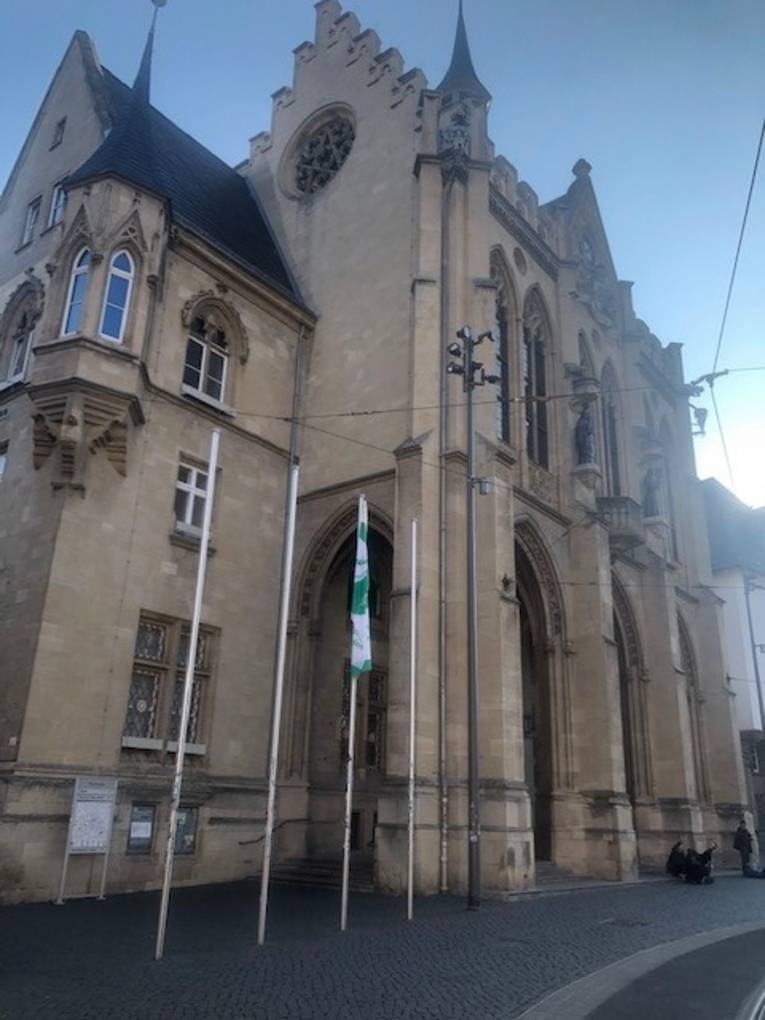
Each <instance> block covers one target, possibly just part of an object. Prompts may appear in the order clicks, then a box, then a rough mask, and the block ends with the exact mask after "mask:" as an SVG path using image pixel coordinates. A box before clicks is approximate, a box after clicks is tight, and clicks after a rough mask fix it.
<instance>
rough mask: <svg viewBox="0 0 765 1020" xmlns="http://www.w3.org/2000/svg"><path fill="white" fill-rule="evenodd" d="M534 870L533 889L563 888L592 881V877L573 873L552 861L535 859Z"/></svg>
mask: <svg viewBox="0 0 765 1020" xmlns="http://www.w3.org/2000/svg"><path fill="white" fill-rule="evenodd" d="M535 870H536V884H535V886H534V888H535V889H556V888H560V889H563V888H569V887H571V886H576V885H580V884H585V885H586V884H589V883H591V882H592V879H589V878H586V877H584V876H582V875H575V874H574V873H573V872H572V871H569V870H568V869H567V868H561V867H560V865H558V864H554V863H553V862H552V861H537V862H536V869H535Z"/></svg>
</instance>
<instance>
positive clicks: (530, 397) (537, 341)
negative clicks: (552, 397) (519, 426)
mask: <svg viewBox="0 0 765 1020" xmlns="http://www.w3.org/2000/svg"><path fill="white" fill-rule="evenodd" d="M545 323H546V318H545V315H544V311H543V309H542V306H541V302H540V300H539V297H538V296H537V295H536V293H534V294H532V296H531V299H530V300H529V301H528V302H527V308H526V314H525V315H524V317H523V350H522V356H523V393H524V397H525V398H526V452H527V453H528V455H529V458H530V459H531V460H532V461H533V462H534V463H535V464H539V466H540V467H543V468H546V467H548V466H549V462H550V457H549V442H548V430H547V404H546V402H545V399H544V398H545V397H546V396H547V370H546V349H545V348H546V339H547V335H546V334H547V329H546V325H545Z"/></svg>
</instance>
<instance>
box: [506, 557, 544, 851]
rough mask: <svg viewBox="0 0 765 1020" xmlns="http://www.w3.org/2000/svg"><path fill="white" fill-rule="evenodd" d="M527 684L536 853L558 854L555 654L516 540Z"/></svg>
mask: <svg viewBox="0 0 765 1020" xmlns="http://www.w3.org/2000/svg"><path fill="white" fill-rule="evenodd" d="M515 568H516V577H517V591H518V601H519V604H520V609H519V614H520V636H521V677H522V684H523V751H524V779H525V782H526V785H527V787H528V790H529V797H530V800H531V816H532V828H533V831H534V856H535V859H536V860H538V861H549V860H551V859H552V804H551V794H552V786H553V783H552V778H553V770H552V733H551V717H550V681H549V657H548V654H547V628H546V626H545V611H544V601H543V598H542V592H541V589H540V586H539V582H538V580H537V577H536V574H535V572H534V570H533V568H532V566H531V563H530V562H529V559H528V557H527V556H526V553H525V552H524V550H523V548H522V547H521V546H520V545H519V544H518V543H516V546H515Z"/></svg>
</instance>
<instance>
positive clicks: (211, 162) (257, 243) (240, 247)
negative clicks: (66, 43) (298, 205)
mask: <svg viewBox="0 0 765 1020" xmlns="http://www.w3.org/2000/svg"><path fill="white" fill-rule="evenodd" d="M151 43H152V36H151V34H150V37H149V41H148V42H147V48H146V52H145V53H144V58H143V60H142V62H141V68H140V70H139V72H138V77H137V78H136V83H135V86H134V87H133V89H130V88H129V87H128V86H127V85H125V83H124V82H122V81H120V79H119V78H117V77H116V76H115V75H113V74H112V73H111V72H110V71H108V70H107V69H106V68H102V81H103V84H104V85H105V87H106V88H105V91H106V101H107V103H108V107H109V111H110V113H111V115H112V117H113V119H114V122H115V123H114V127H113V128H112V130H111V131H110V133H109V134H108V135H107V137H106V139H105V140H104V142H103V143H102V144H101V145H100V146H99V148H98V149H96V151H95V152H94V153H93V154H92V155H91V156H90V157H89V158H88V159H87V160H86V161H85V163H83V165H82V166H81V167H80V168H79V169H78V170H76V171H75V172H74V173H73V174H72V175H71V176H70V177H69V178H68V180H67V182H66V183H67V187H69V188H72V187H75V186H78V185H81V184H84V183H85V182H86V181H90V180H94V179H95V178H98V177H106V176H115V177H119V178H120V179H122V180H124V181H127V182H129V183H130V184H133V185H135V186H136V187H137V188H140V189H141V190H142V191H147V192H150V193H151V194H154V195H156V196H158V197H160V198H163V199H165V200H166V201H167V202H168V204H169V207H170V216H171V219H172V220H173V222H175V223H177V224H178V225H179V226H181V227H184V228H185V229H187V230H189V231H190V232H191V233H193V234H195V235H196V236H198V237H200V238H202V239H203V240H204V241H206V242H208V243H209V244H210V245H211V246H212V247H214V248H217V249H218V250H219V251H220V252H221V253H222V254H224V255H227V256H228V257H230V258H232V259H234V260H235V261H236V262H238V263H240V264H241V265H242V266H243V267H244V268H245V269H247V270H248V271H250V272H251V273H253V274H254V275H256V276H258V277H261V278H263V279H265V280H266V282H268V283H269V284H271V285H273V286H276V287H277V289H279V290H281V291H282V292H284V293H285V294H286V295H287V296H289V297H291V298H292V299H293V300H295V301H298V302H300V303H302V300H301V297H300V293H299V291H298V288H297V284H296V283H295V280H294V278H293V276H292V274H291V272H290V270H289V268H288V266H287V262H286V260H285V258H284V257H283V255H282V253H281V251H280V250H279V246H278V244H277V242H276V240H275V238H274V235H273V233H272V231H271V228H270V226H269V224H268V222H267V220H266V217H265V213H264V212H263V210H262V208H261V206H260V203H259V201H258V198H257V195H256V194H255V191H254V189H253V188H252V187H251V185H250V184H249V183H248V181H247V180H245V178H244V177H242V176H241V175H240V174H238V173H237V172H236V171H235V170H234V169H232V167H230V166H228V164H227V163H225V162H224V161H223V160H222V159H219V158H218V157H217V156H215V155H214V154H213V153H212V152H210V151H209V149H206V148H205V147H204V146H203V145H201V144H200V143H199V142H197V141H196V140H195V139H194V138H192V137H191V136H190V135H188V134H186V132H185V131H182V130H181V129H180V128H179V127H178V126H177V125H176V124H174V123H173V122H172V121H171V120H169V119H168V118H167V117H165V116H164V114H162V113H160V112H159V110H157V109H155V108H154V107H153V106H151V104H150V103H149V66H150V59H151Z"/></svg>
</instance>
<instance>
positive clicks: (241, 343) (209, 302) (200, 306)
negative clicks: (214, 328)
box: [181, 290, 250, 365]
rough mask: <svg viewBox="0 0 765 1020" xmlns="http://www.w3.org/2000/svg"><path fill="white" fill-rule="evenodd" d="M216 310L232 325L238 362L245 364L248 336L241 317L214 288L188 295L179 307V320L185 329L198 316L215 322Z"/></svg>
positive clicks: (247, 357)
mask: <svg viewBox="0 0 765 1020" xmlns="http://www.w3.org/2000/svg"><path fill="white" fill-rule="evenodd" d="M216 311H217V312H218V316H219V317H221V318H223V319H224V320H228V323H230V324H231V325H233V327H234V331H235V334H236V343H237V344H238V348H239V363H240V364H241V365H246V364H247V361H248V360H249V357H250V338H249V335H248V333H247V330H246V329H245V326H244V323H243V322H242V317H241V315H240V314H239V312H238V311H237V309H236V308H235V306H234V305H233V304H232V303H231V302H230V301H224V299H223V298H222V297H220V295H219V294H217V293H216V292H215V291H214V290H200V291H198V292H197V293H196V294H194V295H193V296H192V297H190V298H189V300H188V301H187V302H186V303H185V304H184V306H183V308H182V309H181V322H182V323H183V326H184V328H185V329H188V328H189V327H190V326H191V324H192V322H193V321H194V319H196V318H199V317H201V318H204V319H205V320H206V321H208V322H209V321H215V323H216V324H217V320H216V317H215V313H216ZM224 332H225V330H224Z"/></svg>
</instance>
